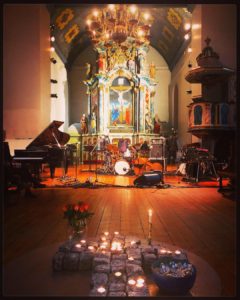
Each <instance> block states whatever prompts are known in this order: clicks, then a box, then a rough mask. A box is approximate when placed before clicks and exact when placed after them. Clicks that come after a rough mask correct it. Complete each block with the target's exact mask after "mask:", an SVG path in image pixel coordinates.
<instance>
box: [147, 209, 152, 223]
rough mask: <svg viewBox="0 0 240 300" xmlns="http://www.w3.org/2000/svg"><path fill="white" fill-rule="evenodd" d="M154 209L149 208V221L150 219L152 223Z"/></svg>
mask: <svg viewBox="0 0 240 300" xmlns="http://www.w3.org/2000/svg"><path fill="white" fill-rule="evenodd" d="M152 214H153V213H152V210H151V209H149V210H148V221H149V223H152Z"/></svg>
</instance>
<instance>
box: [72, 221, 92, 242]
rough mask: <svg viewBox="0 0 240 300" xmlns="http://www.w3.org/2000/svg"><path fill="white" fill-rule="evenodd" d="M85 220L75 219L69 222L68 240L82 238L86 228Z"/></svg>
mask: <svg viewBox="0 0 240 300" xmlns="http://www.w3.org/2000/svg"><path fill="white" fill-rule="evenodd" d="M86 225H87V224H86V220H85V219H84V220H76V221H75V222H74V223H72V224H70V228H69V230H68V238H69V239H70V240H72V239H74V240H79V239H81V238H83V236H84V234H85V229H86Z"/></svg>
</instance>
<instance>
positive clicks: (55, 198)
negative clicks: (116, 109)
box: [4, 170, 236, 296]
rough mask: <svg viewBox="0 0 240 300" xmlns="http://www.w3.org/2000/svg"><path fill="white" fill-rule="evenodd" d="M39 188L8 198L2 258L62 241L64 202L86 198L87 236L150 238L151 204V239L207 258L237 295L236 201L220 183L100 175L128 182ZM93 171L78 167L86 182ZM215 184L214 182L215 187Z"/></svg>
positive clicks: (227, 293) (225, 293)
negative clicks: (150, 183)
mask: <svg viewBox="0 0 240 300" xmlns="http://www.w3.org/2000/svg"><path fill="white" fill-rule="evenodd" d="M73 172H74V170H72V175H73ZM44 176H45V177H46V178H45V179H46V183H47V184H48V187H46V188H44V189H35V190H34V193H35V194H36V195H37V198H33V199H32V198H24V197H23V195H22V196H20V197H19V196H17V195H15V194H11V195H9V196H8V198H6V199H5V204H6V205H5V210H4V263H7V262H9V261H11V260H13V259H15V258H16V257H18V256H21V255H23V254H25V253H27V252H28V251H31V250H33V249H36V248H39V247H43V246H47V245H51V244H54V243H58V242H59V243H61V242H63V241H64V240H65V239H66V238H67V236H68V230H67V225H66V220H65V219H63V212H62V207H63V205H64V204H66V203H69V202H72V203H75V202H76V201H78V200H84V201H85V202H87V203H88V204H89V205H90V209H91V210H92V211H93V212H94V213H95V214H94V216H93V217H92V219H91V220H90V221H89V224H88V229H87V234H88V236H93V237H95V236H97V235H99V234H100V233H102V231H105V230H108V231H111V232H113V231H119V232H120V233H122V234H124V235H125V234H126V235H137V236H139V238H147V234H148V214H147V211H148V209H149V208H152V209H153V239H154V240H158V241H162V242H164V243H168V244H173V245H176V246H177V247H179V248H183V249H186V250H188V251H191V252H193V253H195V254H196V255H198V256H200V257H202V258H203V259H205V260H206V261H207V262H208V263H209V264H210V265H211V266H212V267H213V268H214V269H215V271H216V272H217V273H218V274H219V276H220V279H221V281H222V295H223V296H234V295H235V289H236V286H235V278H236V277H235V276H236V274H235V264H236V260H235V255H236V250H235V245H236V235H235V234H236V231H235V228H236V202H235V201H232V200H230V199H227V198H224V197H223V196H222V195H221V194H220V193H218V192H217V188H216V186H217V184H214V183H206V184H205V185H204V183H200V184H198V187H196V184H189V183H179V178H178V176H171V177H168V176H165V183H170V187H169V188H165V189H156V188H142V189H141V188H126V186H128V185H131V184H132V182H133V180H134V179H135V178H136V176H135V177H134V176H113V175H110V176H109V175H99V176H98V179H99V181H100V182H106V183H109V184H117V185H123V186H125V188H124V187H100V188H96V189H91V188H77V189H74V188H70V187H68V188H56V187H54V186H53V182H54V181H53V180H48V179H47V178H48V174H45V175H44ZM89 176H92V177H93V178H94V174H92V173H88V172H80V173H79V174H78V179H79V180H80V181H81V182H84V181H85V180H86V178H89ZM212 185H213V186H214V185H215V187H212Z"/></svg>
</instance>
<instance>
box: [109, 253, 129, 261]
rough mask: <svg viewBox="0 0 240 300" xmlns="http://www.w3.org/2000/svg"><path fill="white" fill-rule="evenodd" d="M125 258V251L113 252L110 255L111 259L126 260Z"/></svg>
mask: <svg viewBox="0 0 240 300" xmlns="http://www.w3.org/2000/svg"><path fill="white" fill-rule="evenodd" d="M126 259H127V254H125V253H122V254H121V253H120V254H113V255H112V260H123V261H126Z"/></svg>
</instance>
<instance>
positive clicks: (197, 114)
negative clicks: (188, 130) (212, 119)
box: [193, 105, 202, 125]
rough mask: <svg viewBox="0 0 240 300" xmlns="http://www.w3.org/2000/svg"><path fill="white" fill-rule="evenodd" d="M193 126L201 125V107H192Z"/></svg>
mask: <svg viewBox="0 0 240 300" xmlns="http://www.w3.org/2000/svg"><path fill="white" fill-rule="evenodd" d="M193 111H194V125H201V124H202V106H201V105H196V106H195V107H194V110H193Z"/></svg>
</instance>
